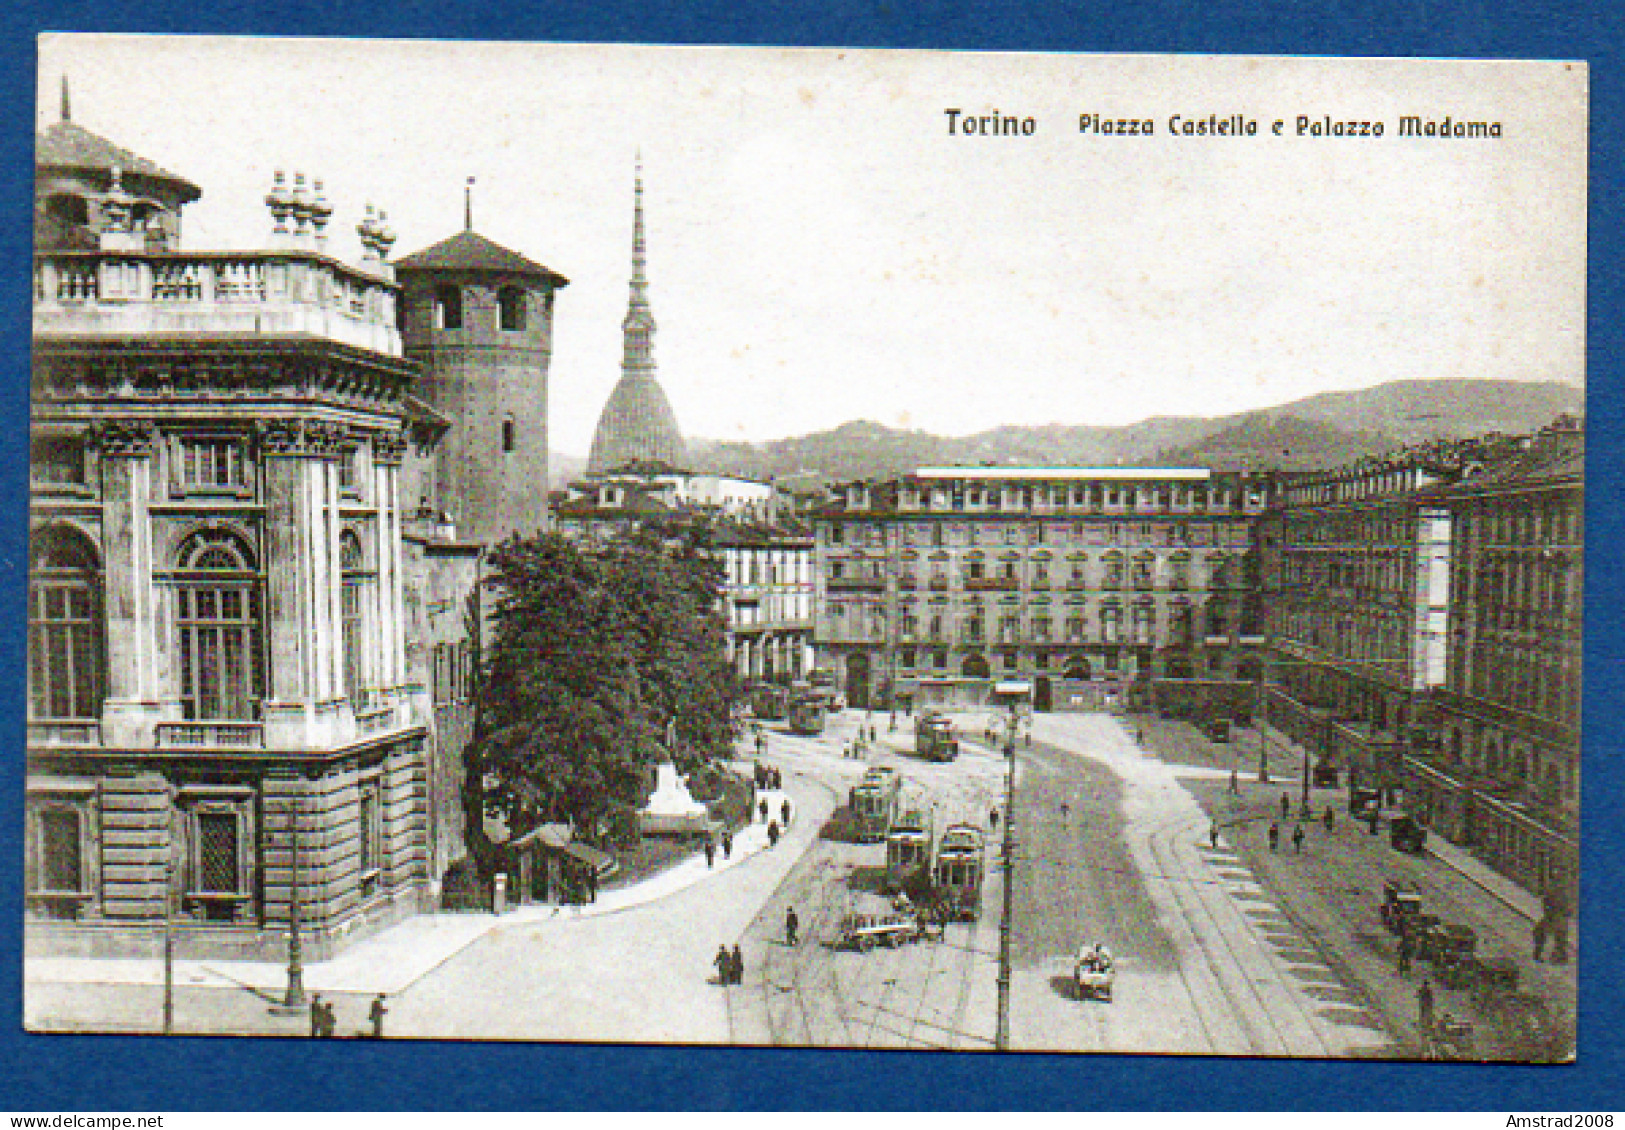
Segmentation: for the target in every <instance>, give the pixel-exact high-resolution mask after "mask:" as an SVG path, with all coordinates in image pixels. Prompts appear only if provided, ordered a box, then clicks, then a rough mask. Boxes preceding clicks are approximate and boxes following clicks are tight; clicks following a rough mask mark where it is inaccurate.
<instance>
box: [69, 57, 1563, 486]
mask: <svg viewBox="0 0 1625 1130" xmlns="http://www.w3.org/2000/svg"><path fill="white" fill-rule="evenodd" d="M64 72H66V73H67V74H68V75H69V77H70V80H71V82H72V89H73V117H74V121H76V122H78V123H79V124H80V125H82V126H84V127H85V128H86V129H89V130H91V131H93V132H96V133H99V134H102V135H103V136H105V137H107V138H109V139H110V140H112V141H114V142H116V143H118V144H120V145H122V146H124V147H125V148H127V149H130V150H132V151H134V152H136V153H138V154H140V155H141V156H144V157H147V158H149V159H151V160H153V161H156V162H157V163H158V164H159V165H161V166H163V167H165V168H167V169H169V170H170V171H172V172H175V173H179V174H181V175H183V176H185V177H187V178H188V179H190V180H192V181H193V182H194V183H196V184H198V185H199V186H201V187H202V189H203V192H204V195H203V199H202V200H201V201H199V202H198V203H197V204H193V205H191V206H190V207H188V209H187V211H186V219H185V242H186V245H187V247H189V248H191V249H211V248H220V249H239V248H250V247H257V246H263V245H264V244H265V242H266V239H267V236H268V235H269V232H270V227H271V223H270V217H269V215H268V213H267V212H266V210H265V207H264V204H263V202H262V199H263V197H264V195H265V192H266V190H267V189H268V188H269V187H270V184H271V177H272V171H273V170H274V169H276V168H279V167H280V168H283V169H286V170H288V171H289V172H290V173H291V172H292V171H294V170H299V171H303V172H305V173H306V174H307V176H320V177H321V178H322V179H323V180H324V182H325V186H326V192H327V197H328V200H329V202H330V203H331V204H332V205H333V207H334V215H333V222H332V225H331V228H330V232H332V233H334V235H335V238H334V240H333V243H332V250H333V252H334V253H335V254H336V255H338V256H339V257H340V258H343V259H348V260H352V261H354V260H358V259H359V258H360V254H361V251H360V246H359V244H358V243H357V241H356V238H355V234H354V227H355V224H356V223H357V221H359V220H360V218H361V215H362V210H363V208H364V206H365V204H366V203H367V202H368V201H371V202H374V203H376V204H378V205H380V206H382V207H384V208H385V209H387V210H388V212H389V221H390V224H391V225H392V226H393V227H394V228H395V230H396V232H397V233H398V234H399V236H400V239H399V242H398V243H397V244H396V246H395V252H394V254H395V257H397V258H398V257H400V256H402V255H405V254H410V253H411V252H413V251H416V250H419V249H420V248H423V247H425V246H427V245H429V244H431V243H434V242H437V241H438V240H440V239H443V238H445V237H446V236H448V235H451V234H453V233H454V232H455V231H457V230H459V229H460V228H461V227H462V219H463V183H464V180H465V178H466V177H468V176H474V177H476V178H477V184H476V187H475V205H474V227H475V229H476V230H477V231H479V232H481V233H482V234H484V235H486V236H488V237H490V238H492V239H494V240H496V241H497V242H499V243H501V244H504V245H505V246H508V247H510V248H512V249H514V250H515V251H518V252H520V253H521V254H524V255H526V256H528V257H530V258H531V259H534V260H537V261H539V262H541V263H544V264H546V265H547V266H549V267H551V268H552V269H554V270H556V271H558V272H560V273H562V274H564V275H566V276H567V277H569V278H570V280H571V284H570V286H569V287H568V288H567V289H566V290H565V291H564V292H563V293H562V294H561V295H560V297H559V301H558V304H557V307H556V322H555V340H554V354H553V362H552V372H551V390H550V411H551V416H552V426H551V437H550V444H551V446H552V448H553V449H554V450H556V451H560V452H564V453H569V454H573V455H578V456H583V455H585V454H586V452H587V449H588V446H589V444H590V443H591V439H592V430H593V426H594V423H595V422H596V420H597V417H598V413H599V410H600V409H601V407H602V406H603V402H604V400H605V398H606V397H607V396H608V395H609V391H610V389H611V387H612V386H613V385H614V383H615V381H616V379H617V378H618V377H619V368H620V359H621V342H620V322H621V317H622V315H623V314H624V313H625V309H626V297H627V277H628V273H629V270H630V244H631V224H632V175H633V161H634V154H635V153H636V152H637V151H638V150H639V149H641V151H642V155H643V164H644V180H645V202H646V214H647V221H648V227H649V277H650V292H651V304H652V306H653V310H654V314H655V319H656V321H657V323H658V325H659V331H658V333H657V335H656V338H655V358H656V362H657V364H658V366H659V372H660V378H661V382H662V384H663V385H664V387H665V389H666V392H667V395H668V396H669V397H670V398H671V401H672V405H673V407H674V408H675V410H676V412H677V416H678V420H679V423H680V425H681V426H682V429H683V431H684V433H685V434H687V435H690V436H706V437H711V438H718V439H746V440H765V439H774V438H778V437H781V436H785V435H796V434H801V433H804V432H808V431H814V430H818V429H823V428H829V427H834V426H836V425H838V424H841V423H843V422H845V421H847V420H851V419H859V418H866V419H873V420H878V421H880V422H882V423H885V424H889V425H892V426H896V427H918V428H924V429H927V430H929V431H933V432H937V433H941V434H965V433H969V432H975V431H980V430H982V429H984V428H988V427H993V426H996V425H998V424H1045V423H1063V424H1125V423H1131V422H1133V421H1136V420H1140V419H1144V418H1145V417H1148V416H1154V415H1219V414H1224V413H1229V412H1236V411H1242V410H1245V409H1249V408H1257V407H1264V406H1268V405H1273V404H1278V403H1282V402H1284V401H1288V400H1293V399H1296V398H1298V397H1302V396H1307V395H1311V394H1313V393H1316V392H1323V391H1328V390H1333V389H1352V388H1361V387H1367V386H1370V385H1376V384H1381V383H1383V382H1385V381H1389V380H1397V379H1437V378H1460V377H1471V378H1495V379H1513V380H1561V381H1565V382H1568V383H1571V384H1574V385H1580V384H1583V381H1584V327H1585V311H1584V298H1585V295H1584V281H1585V184H1586V171H1585V141H1586V139H1585V121H1586V109H1585V97H1586V95H1585V88H1586V79H1585V72H1584V68H1583V67H1582V66H1580V65H1578V64H1558V63H1538V64H1526V63H1493V62H1492V63H1462V62H1433V61H1421V60H1403V61H1401V60H1389V61H1369V60H1364V61H1334V60H1315V59H1241V58H1210V57H1190V56H1185V57H1168V56H1065V55H1036V54H1029V55H1014V54H1003V55H1000V54H970V53H948V52H875V51H846V52H836V51H827V50H818V51H810V50H771V49H750V50H741V49H731V48H677V49H670V48H662V49H656V48H630V47H616V46H585V47H567V46H557V45H527V44H491V43H457V42H433V41H417V42H406V41H400V42H384V41H361V40H329V41H318V40H270V39H253V40H249V39H203V38H190V39H183V38H157V37H151V38H145V37H89V36H48V37H45V38H44V39H42V40H41V43H40V115H39V121H40V125H41V126H42V127H43V126H46V125H49V124H50V123H51V122H53V121H55V120H56V116H57V106H58V102H59V98H58V89H59V85H58V84H59V78H60V76H61V75H62V74H63V73H64ZM948 108H957V109H961V110H963V111H964V112H965V113H966V114H977V115H985V114H991V113H992V112H993V111H994V110H998V111H999V112H1000V113H1002V114H1003V115H1006V116H1023V117H1024V116H1029V115H1030V116H1031V117H1033V118H1034V119H1035V121H1036V129H1035V132H1034V133H1033V135H1032V136H1028V137H979V136H969V137H967V136H950V135H949V133H948V129H947V121H948V119H947V117H946V115H945V114H944V110H945V109H948ZM1088 112H1098V113H1100V114H1101V115H1102V116H1103V117H1109V118H1112V119H1116V118H1119V117H1136V118H1149V119H1151V120H1152V121H1153V122H1154V125H1155V134H1154V135H1153V136H1150V137H1104V136H1099V135H1095V134H1080V132H1079V123H1078V119H1079V115H1080V114H1083V113H1088ZM1175 114H1180V115H1183V116H1184V117H1186V118H1196V117H1200V118H1202V119H1206V118H1207V116H1208V115H1209V114H1215V115H1218V116H1219V117H1221V118H1227V117H1229V116H1230V115H1233V114H1240V115H1243V116H1244V117H1247V118H1251V119H1253V120H1256V121H1257V123H1258V127H1257V128H1258V135H1257V136H1255V137H1244V138H1229V137H1221V138H1213V137H1189V138H1187V137H1175V136H1170V134H1169V129H1168V123H1169V118H1170V116H1172V115H1175ZM1300 114H1304V115H1308V116H1311V117H1313V118H1315V119H1317V120H1318V119H1319V118H1320V117H1321V116H1322V115H1324V114H1330V115H1331V116H1332V117H1333V118H1334V119H1340V120H1344V119H1355V120H1370V121H1381V122H1383V123H1384V126H1385V131H1386V133H1385V136H1384V137H1382V138H1380V139H1377V138H1358V139H1356V138H1313V137H1302V138H1300V137H1297V136H1294V135H1295V132H1296V119H1297V117H1298V115H1300ZM1406 114H1416V115H1420V116H1422V117H1424V118H1431V119H1440V118H1443V117H1444V116H1445V115H1447V114H1448V115H1450V116H1451V117H1452V119H1453V120H1473V121H1497V122H1500V123H1501V128H1502V135H1503V136H1502V137H1501V138H1500V139H1499V140H1467V139H1462V140H1449V141H1441V140H1433V139H1410V138H1401V137H1399V136H1398V130H1399V118H1400V116H1401V115H1406ZM1276 119H1282V120H1283V121H1284V123H1285V124H1284V127H1283V128H1284V134H1285V135H1284V136H1281V137H1276V136H1273V135H1272V132H1271V127H1272V124H1273V122H1274V121H1275V120H1276Z"/></svg>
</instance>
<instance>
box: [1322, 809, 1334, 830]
mask: <svg viewBox="0 0 1625 1130" xmlns="http://www.w3.org/2000/svg"><path fill="white" fill-rule="evenodd" d="M1320 819H1321V823H1323V824H1325V825H1326V830H1327V831H1328V832H1330V831H1331V830H1332V821H1333V819H1334V818H1333V816H1332V806H1331V805H1329V804H1328V805H1327V806H1326V815H1325V816H1322V817H1321V818H1320Z"/></svg>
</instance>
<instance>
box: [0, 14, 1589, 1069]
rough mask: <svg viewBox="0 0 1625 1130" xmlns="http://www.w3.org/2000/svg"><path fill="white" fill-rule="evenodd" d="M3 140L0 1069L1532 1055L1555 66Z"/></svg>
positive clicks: (343, 57)
mask: <svg viewBox="0 0 1625 1130" xmlns="http://www.w3.org/2000/svg"><path fill="white" fill-rule="evenodd" d="M36 84H37V102H38V106H37V114H36V117H37V120H36V123H35V130H36V138H35V149H34V161H35V177H34V212H33V239H34V244H33V291H32V323H31V324H32V373H31V385H30V389H31V392H30V419H29V439H30V448H29V451H30V455H29V472H30V503H29V509H28V523H29V525H28V559H27V605H26V606H27V616H28V623H27V667H26V684H27V686H26V712H27V749H26V776H25V782H24V783H25V788H26V796H25V797H24V798H19V800H18V803H23V804H24V805H25V812H24V813H23V817H22V820H23V835H24V837H25V852H24V856H23V858H22V859H20V860H18V861H16V862H20V863H21V864H22V865H23V866H24V868H25V875H24V882H23V884H22V887H23V898H22V904H23V914H24V921H23V923H22V927H21V933H22V948H23V1015H22V1017H21V1018H20V1020H21V1023H22V1025H23V1026H24V1027H25V1028H26V1029H27V1030H28V1031H30V1032H33V1033H77V1034H95V1033H100V1034H125V1035H129V1034H142V1035H149V1036H157V1035H177V1036H181V1035H184V1036H197V1035H211V1036H228V1037H275V1038H301V1039H303V1038H315V1039H323V1038H339V1039H369V1040H500V1041H523V1042H541V1043H560V1042H566V1043H595V1044H662V1045H671V1044H677V1045H718V1046H747V1047H800V1048H831V1049H873V1050H887V1049H889V1050H914V1051H922V1050H932V1051H969V1052H1005V1051H1016V1052H1072V1053H1148V1054H1156V1055H1183V1056H1246V1057H1281V1058H1297V1059H1372V1060H1432V1061H1496V1062H1503V1063H1540V1064H1565V1063H1570V1062H1572V1061H1574V1060H1575V1058H1576V1056H1577V1055H1579V1054H1583V1053H1582V1052H1581V1050H1580V1048H1579V1042H1578V1040H1577V1031H1578V1028H1577V1021H1576V1016H1577V1001H1578V990H1577V969H1578V962H1579V955H1580V951H1581V943H1582V938H1581V937H1580V934H1579V928H1578V911H1579V892H1580V887H1581V883H1582V876H1581V868H1580V848H1579V843H1580V829H1579V822H1580V821H1579V814H1580V808H1581V772H1580V749H1581V740H1580V704H1581V687H1582V675H1581V655H1582V646H1581V645H1582V623H1583V596H1582V593H1583V572H1584V543H1585V531H1584V516H1585V506H1584V488H1585V429H1586V340H1585V333H1586V246H1587V231H1586V222H1587V151H1588V135H1587V120H1588V74H1587V68H1586V65H1585V64H1584V63H1582V62H1573V61H1561V60H1517V61H1514V60H1468V59H1398V58H1390V59H1384V58H1359V59H1354V58H1333V57H1313V58H1312V57H1294V56H1269V57H1263V56H1259V57H1251V56H1212V55H1131V54H1122V55H1106V54H1043V53H997V52H968V51H921V50H877V49H870V50H839V49H829V48H819V49H812V48H798V49H789V48H762V47H675V46H673V47H657V46H633V45H588V44H579V45H570V44H552V43H545V44H544V43H523V42H473V41H455V40H426V39H425V40H384V39H379V40H363V39H327V40H319V39H293V38H288V39H278V38H268V37H267V38H230V37H208V36H157V35H91V34H66V33H62V34H49V35H45V36H42V37H41V38H40V40H39V43H38V70H37V76H36ZM19 510H20V507H19ZM19 690H21V688H19ZM16 862H14V864H13V865H16ZM882 1063H884V1061H882ZM882 1070H883V1068H882ZM1362 1070H1364V1069H1363V1068H1362Z"/></svg>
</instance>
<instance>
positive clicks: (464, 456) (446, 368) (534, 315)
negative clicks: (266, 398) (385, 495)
mask: <svg viewBox="0 0 1625 1130" xmlns="http://www.w3.org/2000/svg"><path fill="white" fill-rule="evenodd" d="M396 271H397V273H398V277H399V279H400V282H401V291H402V299H403V305H402V315H403V321H402V333H403V337H404V341H405V346H406V353H407V356H408V357H410V358H411V359H412V360H414V361H417V362H418V363H419V364H421V365H422V366H423V369H424V379H423V382H422V384H421V386H420V387H421V388H422V389H423V391H424V395H425V396H426V398H427V399H428V400H429V402H430V403H431V404H432V405H433V406H434V408H435V409H436V410H437V411H439V412H440V413H441V414H442V415H444V416H445V417H446V418H447V420H448V421H449V423H450V424H451V430H450V432H449V433H448V434H447V436H446V439H445V441H444V443H443V445H442V447H441V450H440V456H439V467H438V475H437V478H438V495H439V497H438V498H428V497H425V498H415V499H406V500H403V501H404V502H405V503H406V505H407V506H408V508H409V509H410V508H411V507H413V506H417V507H425V506H426V507H429V508H432V509H436V510H441V511H445V512H447V513H448V514H449V516H450V517H451V519H452V521H454V522H455V523H456V525H457V528H458V534H459V536H460V537H462V538H464V539H467V540H471V541H486V542H489V541H500V540H501V539H503V538H505V537H507V536H508V535H509V534H511V533H514V532H515V531H518V532H520V533H525V534H532V533H536V532H537V531H539V530H541V529H542V528H543V527H544V526H546V524H547V371H548V365H549V363H550V361H551V359H552V355H553V297H554V295H555V294H556V293H557V292H558V291H559V289H560V288H562V287H565V286H568V285H569V280H568V279H566V278H565V277H564V276H562V275H560V274H557V273H556V272H554V271H551V270H549V269H548V268H546V267H544V266H542V265H541V264H539V263H534V262H532V261H531V260H529V259H527V258H525V257H524V256H523V255H520V254H518V253H517V252H514V251H510V250H508V249H507V248H505V247H501V246H499V245H497V244H495V243H493V242H491V241H490V240H489V239H486V238H485V237H484V236H482V235H480V234H478V233H477V232H475V231H474V230H473V223H472V208H469V209H467V210H466V214H465V227H464V230H462V231H460V232H458V233H457V234H456V235H454V236H452V237H451V238H449V239H445V240H442V241H441V242H439V243H437V244H435V245H434V246H433V247H429V248H425V249H424V250H422V251H419V252H418V253H417V254H415V255H409V256H407V257H406V258H404V259H402V260H400V261H399V262H398V263H397V264H396Z"/></svg>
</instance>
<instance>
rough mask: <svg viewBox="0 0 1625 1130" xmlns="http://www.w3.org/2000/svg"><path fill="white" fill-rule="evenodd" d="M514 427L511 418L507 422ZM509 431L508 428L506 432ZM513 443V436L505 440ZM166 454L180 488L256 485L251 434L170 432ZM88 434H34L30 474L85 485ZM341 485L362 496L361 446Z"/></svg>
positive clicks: (343, 462)
mask: <svg viewBox="0 0 1625 1130" xmlns="http://www.w3.org/2000/svg"><path fill="white" fill-rule="evenodd" d="M506 427H507V428H510V429H511V427H512V421H509V422H508V424H507V425H506ZM504 436H505V437H509V432H506V431H505V432H504ZM506 442H508V443H509V444H510V446H508V447H507V448H506V449H507V450H512V448H511V437H510V438H508V439H507V440H506ZM166 450H167V454H166V456H165V457H164V458H165V459H166V461H167V464H168V467H169V482H170V485H171V486H172V488H173V489H174V490H175V491H176V492H177V493H180V494H245V493H248V492H250V491H251V490H252V489H253V486H254V482H253V471H254V465H253V460H252V458H251V457H250V449H249V439H248V437H247V436H246V435H243V434H241V433H221V434H215V435H208V434H201V435H199V434H189V435H185V436H174V437H171V440H170V443H169V445H168V447H167V449H166ZM86 455H87V452H86V448H85V440H84V437H83V436H80V435H36V436H34V437H33V439H32V442H31V447H30V453H29V456H30V458H29V477H30V479H31V481H32V482H34V483H35V484H36V485H40V486H58V487H63V486H66V487H84V486H86V485H87V484H88V482H89V475H90V468H89V464H88V460H87V458H86ZM338 481H339V491H340V493H341V494H342V495H344V496H345V497H347V498H360V497H361V496H362V494H363V490H362V471H361V449H360V446H359V445H352V446H349V447H346V448H344V449H343V450H342V451H340V453H339V458H338Z"/></svg>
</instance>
